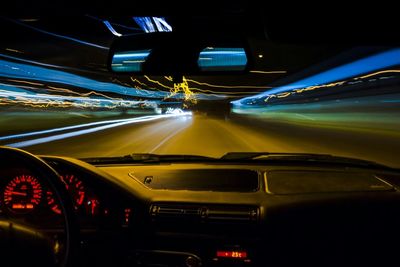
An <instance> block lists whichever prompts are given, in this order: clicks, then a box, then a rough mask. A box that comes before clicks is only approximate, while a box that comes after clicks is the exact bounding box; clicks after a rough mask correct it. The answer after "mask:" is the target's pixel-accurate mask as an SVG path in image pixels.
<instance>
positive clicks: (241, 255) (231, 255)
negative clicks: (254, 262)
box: [217, 251, 247, 259]
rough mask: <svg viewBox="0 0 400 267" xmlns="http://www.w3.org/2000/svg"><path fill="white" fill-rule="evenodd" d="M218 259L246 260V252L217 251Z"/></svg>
mask: <svg viewBox="0 0 400 267" xmlns="http://www.w3.org/2000/svg"><path fill="white" fill-rule="evenodd" d="M217 257H218V258H234V259H246V258H247V252H246V251H217Z"/></svg>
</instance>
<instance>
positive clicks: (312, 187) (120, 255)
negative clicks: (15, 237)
mask: <svg viewBox="0 0 400 267" xmlns="http://www.w3.org/2000/svg"><path fill="white" fill-rule="evenodd" d="M42 159H43V160H45V161H46V162H47V163H48V164H49V165H50V166H51V167H53V168H54V169H55V170H56V171H57V173H58V174H59V176H60V179H61V180H62V181H63V183H64V184H65V186H66V188H67V190H68V192H69V195H70V197H71V200H72V202H73V205H74V209H75V213H76V216H77V218H78V224H79V228H80V248H79V250H80V253H79V260H78V264H77V266H109V265H111V266H188V267H195V266H293V265H294V264H300V265H303V264H307V265H311V266H317V265H321V264H322V265H325V266H327V265H328V266H330V265H332V266H333V265H337V264H341V265H354V264H359V263H363V264H367V265H369V264H372V265H374V264H378V265H382V264H383V263H385V262H386V263H392V261H393V258H394V257H395V255H396V254H395V253H396V251H395V247H393V246H392V245H391V242H390V241H391V240H396V238H397V237H398V235H399V234H398V233H397V232H398V231H397V228H398V225H399V222H400V216H399V215H400V206H399V201H400V194H399V191H398V186H399V184H400V175H399V174H398V173H395V172H391V171H384V170H374V169H372V170H371V169H366V168H355V167H354V168H349V167H343V166H332V165H318V166H314V165H309V166H302V165H285V164H275V165H270V164H261V163H257V164H249V163H243V164H237V163H235V164H230V163H207V162H203V163H201V162H197V163H182V162H180V163H151V164H149V163H146V164H142V163H129V164H128V163H121V164H103V163H101V162H99V163H93V162H92V163H91V164H89V163H87V162H84V161H82V160H77V159H73V158H66V157H53V156H43V157H42ZM1 178H2V179H1V180H0V196H1V198H0V214H1V216H2V217H5V218H7V217H12V218H15V219H16V220H17V221H18V220H19V221H21V222H23V223H24V224H27V225H32V226H34V227H36V228H38V229H40V230H42V231H44V232H47V233H48V234H49V235H51V236H52V237H53V238H54V239H59V240H60V242H61V241H62V239H63V235H62V229H63V221H62V219H61V215H62V214H61V210H60V207H59V204H58V203H57V201H56V200H55V199H56V198H55V197H54V192H52V191H51V190H50V189H49V187H48V186H46V184H45V183H44V182H43V181H42V180H43V179H42V178H41V177H40V176H38V175H37V174H36V173H35V172H34V171H32V170H31V169H30V168H29V166H17V165H16V166H8V168H7V170H4V171H2V172H1Z"/></svg>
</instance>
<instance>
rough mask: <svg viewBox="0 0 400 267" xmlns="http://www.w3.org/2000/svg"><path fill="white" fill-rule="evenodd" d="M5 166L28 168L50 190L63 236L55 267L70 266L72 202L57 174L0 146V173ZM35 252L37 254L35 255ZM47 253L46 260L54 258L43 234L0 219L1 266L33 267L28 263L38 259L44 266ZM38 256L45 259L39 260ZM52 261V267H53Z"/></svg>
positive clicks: (75, 240)
mask: <svg viewBox="0 0 400 267" xmlns="http://www.w3.org/2000/svg"><path fill="white" fill-rule="evenodd" d="M9 166H23V167H24V168H29V169H30V170H32V171H34V172H35V173H36V174H38V175H40V179H42V180H43V183H45V184H46V185H47V186H48V187H49V189H50V190H52V192H53V195H54V199H55V200H56V201H57V202H58V203H59V207H60V210H61V217H62V220H63V225H64V234H65V237H64V240H65V241H64V244H63V246H64V250H63V254H62V255H63V256H62V257H61V258H60V259H58V264H56V266H59V267H70V266H73V264H74V261H75V260H76V257H77V254H78V250H79V229H78V225H77V223H76V218H75V213H74V209H73V204H72V200H71V198H70V196H69V195H68V192H67V189H66V187H65V185H64V184H63V182H62V181H61V179H60V178H59V175H58V174H57V172H56V171H55V170H54V169H53V168H52V167H50V166H49V165H48V164H47V163H46V162H44V161H43V160H41V159H40V158H38V157H36V156H35V155H32V154H30V153H28V152H26V151H23V150H20V149H16V148H10V147H2V146H0V173H1V172H3V171H4V170H7V168H9ZM0 178H1V177H0ZM0 216H1V214H0ZM46 250H47V251H46ZM37 252H39V255H38V253H37ZM49 253H50V254H52V255H51V256H50V258H51V257H53V258H55V252H54V249H53V248H52V247H50V246H49V244H48V241H47V237H46V234H45V233H42V232H40V231H39V230H36V229H34V228H31V227H29V226H25V225H21V224H18V223H16V222H15V221H13V220H12V218H11V219H7V220H2V219H1V217H0V261H1V263H0V264H1V265H3V264H4V263H5V261H7V263H8V265H7V264H5V265H6V266H20V265H22V264H25V263H30V264H29V265H34V266H36V264H33V262H32V261H33V260H39V261H42V262H40V264H41V265H42V266H48V264H51V261H49V260H48V259H49V257H48V255H49ZM2 254H4V255H2ZM32 254H34V255H33V256H34V258H31V259H29V256H31V255H32ZM40 255H42V256H43V255H45V256H44V257H42V258H41V257H40ZM46 255H47V256H46ZM54 262H55V261H53V263H52V265H54Z"/></svg>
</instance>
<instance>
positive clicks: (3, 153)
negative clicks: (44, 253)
mask: <svg viewBox="0 0 400 267" xmlns="http://www.w3.org/2000/svg"><path fill="white" fill-rule="evenodd" d="M15 159H18V160H22V161H23V162H25V163H26V164H28V165H29V166H32V167H33V168H34V170H35V172H37V173H40V175H41V178H42V179H44V180H45V182H46V184H47V185H48V186H49V187H50V189H51V190H52V191H53V193H54V197H55V199H56V200H57V201H58V203H59V206H60V209H61V211H62V212H61V215H62V216H63V220H64V229H65V252H64V258H63V259H62V260H61V262H60V265H59V266H60V267H70V266H73V265H74V264H73V263H74V261H75V259H76V256H77V255H78V248H79V228H78V224H77V221H76V216H75V212H74V208H73V203H72V200H71V198H70V197H69V195H68V192H67V189H66V188H65V185H64V184H63V182H62V181H61V179H60V177H59V175H58V173H57V172H56V171H55V170H54V169H53V168H52V167H51V166H50V165H48V164H47V163H46V162H45V161H43V160H42V159H40V158H39V157H37V156H35V155H33V154H31V153H29V152H27V151H24V150H21V149H17V148H11V147H4V146H0V160H3V162H4V161H6V162H7V160H15Z"/></svg>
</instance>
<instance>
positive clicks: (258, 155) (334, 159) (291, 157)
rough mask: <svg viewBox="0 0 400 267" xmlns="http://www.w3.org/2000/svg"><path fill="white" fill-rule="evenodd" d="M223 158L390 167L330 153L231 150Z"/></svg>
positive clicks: (230, 159) (229, 159)
mask: <svg viewBox="0 0 400 267" xmlns="http://www.w3.org/2000/svg"><path fill="white" fill-rule="evenodd" d="M220 159H221V160H225V161H283V160H284V161H297V162H315V163H338V164H351V165H358V166H366V167H378V168H388V167H386V166H384V165H381V164H379V163H376V162H373V161H368V160H362V159H354V158H347V157H341V156H333V155H330V154H314V153H271V152H230V153H227V154H225V155H223V156H222V157H221V158H220Z"/></svg>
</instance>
